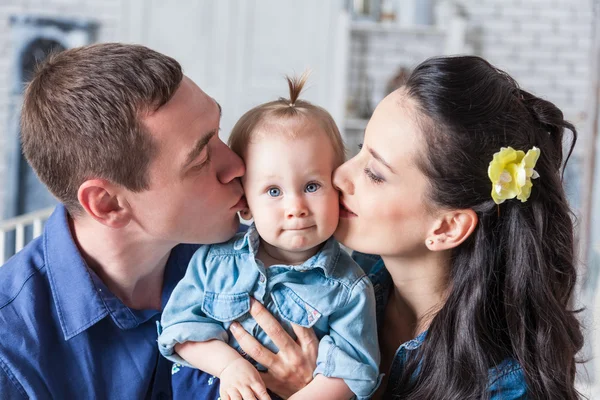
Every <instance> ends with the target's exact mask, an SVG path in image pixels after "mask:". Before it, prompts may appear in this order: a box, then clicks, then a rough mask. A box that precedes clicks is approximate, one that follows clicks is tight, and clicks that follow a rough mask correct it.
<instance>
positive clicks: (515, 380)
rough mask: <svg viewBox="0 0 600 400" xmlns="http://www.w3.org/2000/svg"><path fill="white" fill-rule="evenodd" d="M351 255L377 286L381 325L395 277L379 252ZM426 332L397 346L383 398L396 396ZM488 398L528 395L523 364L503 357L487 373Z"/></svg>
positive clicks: (498, 399)
mask: <svg viewBox="0 0 600 400" xmlns="http://www.w3.org/2000/svg"><path fill="white" fill-rule="evenodd" d="M352 258H353V259H354V260H355V261H356V262H357V263H358V264H359V265H360V266H361V267H362V268H363V270H364V271H365V273H366V274H367V276H368V277H369V279H370V280H371V282H372V283H373V288H374V290H375V300H376V303H377V305H376V316H377V325H378V326H381V323H382V318H383V316H384V315H385V306H386V304H387V300H388V298H389V293H390V289H391V287H392V285H393V282H392V278H391V276H390V274H389V272H388V271H387V269H386V268H385V265H384V264H383V260H382V259H381V257H379V256H374V255H370V254H363V253H359V252H354V253H353V254H352ZM426 336H427V332H426V331H425V332H423V333H421V334H420V335H418V336H417V337H416V338H414V339H411V340H409V341H407V342H406V343H403V344H402V345H400V347H399V348H398V349H397V350H396V354H395V356H394V360H393V361H392V366H391V368H390V376H389V378H388V383H387V388H386V392H385V395H384V397H383V398H385V399H389V398H392V396H393V389H394V388H395V387H397V385H398V382H399V381H400V378H401V376H402V372H403V371H404V367H405V364H406V361H407V359H408V356H409V355H410V352H411V351H414V350H417V349H418V348H419V347H421V345H422V344H423V342H424V340H425V337H426ZM488 377H489V378H488V380H489V386H488V392H489V399H490V400H523V399H527V384H526V382H525V375H524V374H523V370H522V369H521V366H520V365H519V364H518V363H517V362H516V361H515V360H512V359H506V360H504V361H502V362H501V363H500V364H499V365H497V366H496V367H495V368H490V370H489V374H488Z"/></svg>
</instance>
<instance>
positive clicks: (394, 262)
mask: <svg viewBox="0 0 600 400" xmlns="http://www.w3.org/2000/svg"><path fill="white" fill-rule="evenodd" d="M449 256H450V254H449V252H448V253H445V252H435V253H432V252H428V253H427V254H426V255H424V256H423V257H417V258H411V259H402V258H394V257H383V261H384V263H385V266H386V268H387V270H388V271H389V273H390V275H391V277H392V280H393V282H394V288H393V292H392V293H391V294H390V301H391V302H393V304H389V306H393V307H394V308H395V312H397V313H398V314H399V317H400V318H401V319H402V320H403V321H405V322H406V323H408V324H410V325H411V326H412V327H413V335H412V336H413V337H415V336H417V335H418V334H420V333H421V332H423V331H425V330H427V329H428V328H429V325H430V324H431V321H432V319H433V317H434V316H435V315H436V314H437V312H438V311H439V310H440V309H441V308H442V307H443V305H444V303H445V301H446V298H447V294H448V290H449V285H450V282H449V277H448V274H449V265H450V260H449Z"/></svg>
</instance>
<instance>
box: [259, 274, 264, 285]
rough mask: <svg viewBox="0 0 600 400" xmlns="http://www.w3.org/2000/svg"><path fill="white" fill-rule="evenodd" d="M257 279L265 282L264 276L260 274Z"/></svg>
mask: <svg viewBox="0 0 600 400" xmlns="http://www.w3.org/2000/svg"><path fill="white" fill-rule="evenodd" d="M258 280H259V281H260V283H265V276H264V275H261V276H260V278H259V279H258Z"/></svg>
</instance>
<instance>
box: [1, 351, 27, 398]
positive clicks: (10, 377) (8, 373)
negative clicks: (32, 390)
mask: <svg viewBox="0 0 600 400" xmlns="http://www.w3.org/2000/svg"><path fill="white" fill-rule="evenodd" d="M0 368H2V371H4V373H5V374H6V377H7V378H8V380H9V381H10V382H11V383H12V384H13V386H14V387H15V389H17V391H19V392H20V393H21V394H22V395H23V396H24V397H25V398H27V392H26V391H25V388H23V385H21V383H20V382H19V380H18V379H17V377H16V376H15V375H14V374H13V373H12V372H11V370H10V368H8V365H7V364H6V362H5V361H4V359H2V357H0Z"/></svg>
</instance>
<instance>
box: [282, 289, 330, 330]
mask: <svg viewBox="0 0 600 400" xmlns="http://www.w3.org/2000/svg"><path fill="white" fill-rule="evenodd" d="M271 298H272V299H273V302H274V303H275V306H276V307H277V310H278V311H279V314H281V316H282V317H283V318H284V319H285V320H287V321H289V322H293V323H294V324H296V325H301V326H304V327H306V328H310V327H312V326H313V325H314V324H315V323H316V322H317V321H318V320H319V318H321V313H320V312H319V311H317V309H315V308H314V307H313V306H311V305H310V304H308V303H307V302H306V301H304V300H303V299H302V298H300V296H298V295H297V294H296V293H295V292H294V291H293V290H292V289H290V288H289V287H286V286H280V287H278V288H277V289H275V290H273V291H272V292H271Z"/></svg>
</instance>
